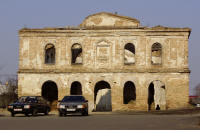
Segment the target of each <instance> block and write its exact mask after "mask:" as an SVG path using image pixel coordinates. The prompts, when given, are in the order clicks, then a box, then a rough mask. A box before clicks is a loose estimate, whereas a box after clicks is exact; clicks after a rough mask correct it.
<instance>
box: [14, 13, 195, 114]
mask: <svg viewBox="0 0 200 130" xmlns="http://www.w3.org/2000/svg"><path fill="white" fill-rule="evenodd" d="M190 31H191V30H190V29H189V28H170V27H163V26H156V27H143V26H140V22H139V21H138V20H137V19H134V18H130V17H126V16H120V15H117V14H111V13H106V12H102V13H97V14H93V15H90V16H88V17H86V18H85V20H84V21H83V22H82V23H81V24H80V25H79V26H77V27H63V28H43V29H28V28H23V29H21V30H20V31H19V70H18V94H19V96H26V95H42V96H43V97H44V98H46V99H47V100H49V101H50V102H52V103H53V102H56V101H57V100H61V99H62V98H63V96H65V95H84V96H85V97H86V99H87V100H88V101H89V111H116V110H144V111H146V110H155V109H161V110H167V109H181V108H186V107H188V105H189V104H188V101H189V73H190V70H189V68H188V39H189V35H190Z"/></svg>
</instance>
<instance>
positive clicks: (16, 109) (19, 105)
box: [8, 96, 50, 116]
mask: <svg viewBox="0 0 200 130" xmlns="http://www.w3.org/2000/svg"><path fill="white" fill-rule="evenodd" d="M8 111H10V112H11V116H15V114H25V116H29V114H32V115H33V116H35V115H36V114H37V113H44V114H45V115H47V114H48V113H49V111H50V106H49V105H48V102H47V101H46V100H45V99H43V97H41V96H23V97H20V98H19V99H18V100H17V101H16V102H14V103H12V104H9V105H8Z"/></svg>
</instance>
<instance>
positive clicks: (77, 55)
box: [71, 43, 83, 64]
mask: <svg viewBox="0 0 200 130" xmlns="http://www.w3.org/2000/svg"><path fill="white" fill-rule="evenodd" d="M71 52H72V58H71V61H72V64H82V63H83V58H82V47H81V45H80V44H78V43H75V44H73V45H72V48H71Z"/></svg>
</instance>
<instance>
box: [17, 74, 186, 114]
mask: <svg viewBox="0 0 200 130" xmlns="http://www.w3.org/2000/svg"><path fill="white" fill-rule="evenodd" d="M18 78H19V82H18V84H19V90H18V92H19V96H22V95H41V90H42V89H41V88H42V85H43V83H44V82H46V81H49V80H51V81H54V82H55V83H56V84H57V87H58V98H59V100H61V99H62V98H63V96H65V95H69V94H70V87H71V84H72V82H74V81H79V82H80V83H81V85H82V91H83V95H84V96H85V97H86V98H87V99H88V100H89V109H90V111H92V110H93V109H94V87H95V84H96V83H97V82H98V81H102V80H103V81H106V82H108V83H109V84H110V87H111V100H112V110H113V111H115V110H148V103H147V99H148V87H149V85H150V83H151V82H152V81H155V80H160V81H162V82H163V83H164V84H165V90H166V92H165V93H166V109H179V108H185V107H187V106H188V95H189V88H188V86H189V75H188V74H180V73H169V74H166V73H134V74H133V73H63V74H57V73H50V74H45V73H38V74H30V73H24V74H19V75H18ZM127 81H132V82H133V83H134V84H135V87H136V101H135V102H134V103H131V104H123V87H124V84H125V82H127Z"/></svg>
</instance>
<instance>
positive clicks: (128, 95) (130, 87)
mask: <svg viewBox="0 0 200 130" xmlns="http://www.w3.org/2000/svg"><path fill="white" fill-rule="evenodd" d="M123 95H124V104H129V103H130V102H131V101H135V100H136V91H135V85H134V83H133V82H131V81H127V82H126V83H125V84H124V92H123Z"/></svg>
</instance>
